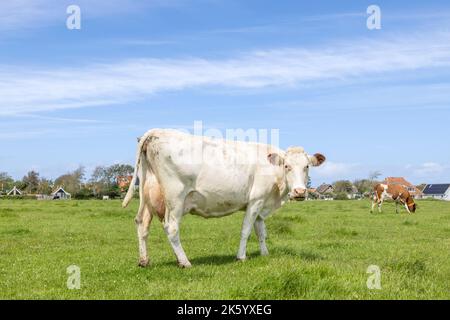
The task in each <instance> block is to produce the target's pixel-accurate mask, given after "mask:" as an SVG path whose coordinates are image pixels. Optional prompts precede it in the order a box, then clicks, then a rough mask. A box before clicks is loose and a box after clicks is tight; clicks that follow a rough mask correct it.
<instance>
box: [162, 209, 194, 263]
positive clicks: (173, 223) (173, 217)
mask: <svg viewBox="0 0 450 320" xmlns="http://www.w3.org/2000/svg"><path fill="white" fill-rule="evenodd" d="M182 214H183V211H182V207H180V208H176V209H172V210H170V211H169V212H168V214H166V217H165V221H164V231H165V232H166V234H167V238H168V239H169V242H170V244H171V246H172V249H173V252H174V253H175V256H176V257H177V261H178V265H179V266H180V267H182V268H189V267H191V263H190V262H189V260H188V258H187V256H186V253H185V252H184V250H183V247H182V246H181V241H180V221H181V217H182Z"/></svg>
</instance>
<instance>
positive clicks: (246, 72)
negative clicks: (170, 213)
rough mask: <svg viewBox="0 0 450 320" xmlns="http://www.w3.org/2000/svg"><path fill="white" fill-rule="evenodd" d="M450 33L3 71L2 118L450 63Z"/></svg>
mask: <svg viewBox="0 0 450 320" xmlns="http://www.w3.org/2000/svg"><path fill="white" fill-rule="evenodd" d="M449 40H450V35H449V34H446V33H441V34H434V35H427V36H426V37H425V36H424V37H421V36H416V37H403V36H400V37H398V38H395V39H386V40H380V41H370V40H366V41H358V42H356V41H355V42H352V43H350V42H346V43H343V44H339V45H334V46H329V47H320V48H308V49H307V48H283V49H274V50H267V51H254V52H250V53H246V54H242V55H240V56H236V57H234V58H229V59H222V60H219V59H215V60H214V59H202V58H186V59H152V58H146V59H135V60H126V61H120V62H116V63H108V64H92V65H85V66H79V67H78V68H48V69H43V68H33V67H6V66H3V67H1V66H0V96H1V97H2V99H1V101H0V115H2V114H3V115H6V114H19V113H30V112H38V111H46V110H56V109H66V108H80V107H89V106H99V105H110V104H117V103H124V102H129V101H134V100H137V99H140V98H143V97H146V96H148V95H152V94H156V93H160V92H164V91H173V90H183V89H189V88H196V87H207V86H214V87H219V88H238V89H246V90H248V89H259V88H267V87H292V88H295V87H296V86H297V85H300V84H311V83H320V82H321V81H324V80H342V79H358V78H361V77H372V76H374V75H377V74H378V75H379V74H386V73H390V72H399V71H408V70H418V69H423V68H434V67H440V68H442V67H449V66H450V45H448V43H449Z"/></svg>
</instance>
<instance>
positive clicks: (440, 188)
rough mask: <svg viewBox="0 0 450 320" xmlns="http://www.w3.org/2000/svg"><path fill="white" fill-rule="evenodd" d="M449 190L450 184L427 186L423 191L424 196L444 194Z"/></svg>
mask: <svg viewBox="0 0 450 320" xmlns="http://www.w3.org/2000/svg"><path fill="white" fill-rule="evenodd" d="M448 188H450V184H448V183H446V184H443V183H441V184H427V186H426V187H425V189H423V193H424V194H444V193H445V192H446V191H447V190H448Z"/></svg>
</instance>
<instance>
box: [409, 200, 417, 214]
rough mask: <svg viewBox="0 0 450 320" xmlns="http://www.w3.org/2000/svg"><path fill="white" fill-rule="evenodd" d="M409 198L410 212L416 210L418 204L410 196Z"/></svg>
mask: <svg viewBox="0 0 450 320" xmlns="http://www.w3.org/2000/svg"><path fill="white" fill-rule="evenodd" d="M408 200H411V201H410V202H408V201H407V202H406V203H407V204H406V205H407V206H408V209H409V211H410V212H416V209H417V205H416V203H415V202H414V200H413V199H412V198H411V197H410V198H409V199H408Z"/></svg>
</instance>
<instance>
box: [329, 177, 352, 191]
mask: <svg viewBox="0 0 450 320" xmlns="http://www.w3.org/2000/svg"><path fill="white" fill-rule="evenodd" d="M333 189H334V192H336V193H350V192H352V190H353V184H352V183H351V182H350V181H348V180H338V181H335V182H334V183H333Z"/></svg>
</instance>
